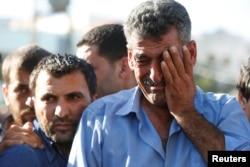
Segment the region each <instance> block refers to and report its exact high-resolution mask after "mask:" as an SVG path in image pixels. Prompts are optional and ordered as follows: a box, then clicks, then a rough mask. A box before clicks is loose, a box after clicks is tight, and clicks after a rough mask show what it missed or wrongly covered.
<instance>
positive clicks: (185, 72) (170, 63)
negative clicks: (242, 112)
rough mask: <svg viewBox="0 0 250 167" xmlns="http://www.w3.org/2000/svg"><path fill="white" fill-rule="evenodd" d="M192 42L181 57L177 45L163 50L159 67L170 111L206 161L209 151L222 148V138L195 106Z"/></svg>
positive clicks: (220, 133) (194, 57)
mask: <svg viewBox="0 0 250 167" xmlns="http://www.w3.org/2000/svg"><path fill="white" fill-rule="evenodd" d="M192 42H193V43H192ZM192 42H190V45H189V46H188V47H189V48H187V47H186V46H184V47H183V48H182V51H181V52H182V53H183V60H182V59H181V55H180V53H179V51H178V50H177V48H176V47H171V48H170V50H169V51H166V52H164V56H163V59H164V60H163V62H162V64H161V68H162V71H163V76H164V78H165V82H166V88H165V91H166V98H167V103H168V108H169V111H170V113H171V114H172V115H173V117H174V118H175V119H176V121H177V122H178V124H179V125H180V126H181V127H182V130H183V131H184V133H185V134H186V135H187V137H188V138H189V139H190V140H191V141H192V143H193V144H194V145H195V146H196V148H197V149H198V150H199V152H200V153H201V155H202V157H203V158H204V160H205V161H206V162H207V152H208V150H225V139H224V134H223V133H222V132H221V131H220V130H219V129H218V128H216V127H215V126H213V125H212V124H211V123H210V122H208V121H207V120H206V119H205V118H203V117H202V116H201V115H200V114H199V113H198V112H197V111H196V109H195V106H194V98H195V95H196V85H195V80H194V76H193V65H194V64H195V62H196V46H195V42H194V41H192Z"/></svg>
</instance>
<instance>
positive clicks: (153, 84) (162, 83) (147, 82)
mask: <svg viewBox="0 0 250 167" xmlns="http://www.w3.org/2000/svg"><path fill="white" fill-rule="evenodd" d="M142 82H143V84H144V85H147V86H164V85H165V80H164V79H162V80H161V81H160V82H154V81H152V80H151V79H150V78H145V79H143V81H142Z"/></svg>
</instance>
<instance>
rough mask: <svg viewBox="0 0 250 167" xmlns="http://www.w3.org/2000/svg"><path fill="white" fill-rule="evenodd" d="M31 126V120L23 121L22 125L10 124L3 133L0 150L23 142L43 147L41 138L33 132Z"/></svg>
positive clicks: (35, 146)
mask: <svg viewBox="0 0 250 167" xmlns="http://www.w3.org/2000/svg"><path fill="white" fill-rule="evenodd" d="M32 127H33V125H32V123H31V122H27V123H25V124H24V125H23V127H20V126H18V125H11V127H10V128H9V129H8V130H7V131H6V133H5V134H4V136H3V139H2V141H1V143H0V152H2V151H4V150H5V149H7V148H9V147H11V146H13V145H17V144H24V143H26V144H28V145H30V146H31V147H34V148H40V149H43V148H44V146H43V143H42V140H41V139H40V137H39V136H38V135H37V134H36V133H35V132H33V130H32Z"/></svg>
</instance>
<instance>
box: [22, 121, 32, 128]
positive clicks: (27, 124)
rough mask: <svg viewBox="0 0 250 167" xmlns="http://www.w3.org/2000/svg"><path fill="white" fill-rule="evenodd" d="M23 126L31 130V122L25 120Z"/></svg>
mask: <svg viewBox="0 0 250 167" xmlns="http://www.w3.org/2000/svg"><path fill="white" fill-rule="evenodd" d="M23 128H25V129H30V130H32V129H33V124H32V123H31V122H26V123H25V124H24V125H23Z"/></svg>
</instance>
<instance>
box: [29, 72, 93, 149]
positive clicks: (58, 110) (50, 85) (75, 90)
mask: <svg viewBox="0 0 250 167" xmlns="http://www.w3.org/2000/svg"><path fill="white" fill-rule="evenodd" d="M33 100H34V107H35V111H36V116H37V119H38V122H39V125H40V127H41V129H42V130H43V131H44V132H45V134H46V136H47V137H49V138H50V139H52V140H53V141H54V142H56V143H58V144H70V143H72V141H73V138H74V134H75V131H76V128H77V125H78V122H79V120H80V118H81V114H82V112H83V110H84V109H85V108H86V107H87V105H88V104H89V103H90V102H91V97H90V92H89V89H88V85H87V83H86V80H85V76H84V75H83V74H82V73H81V72H80V71H75V72H73V73H70V74H67V75H64V76H62V77H60V78H55V77H53V76H51V75H50V74H48V73H47V72H46V71H41V72H40V74H39V75H38V78H37V80H36V88H35V92H34V97H33Z"/></svg>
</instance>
